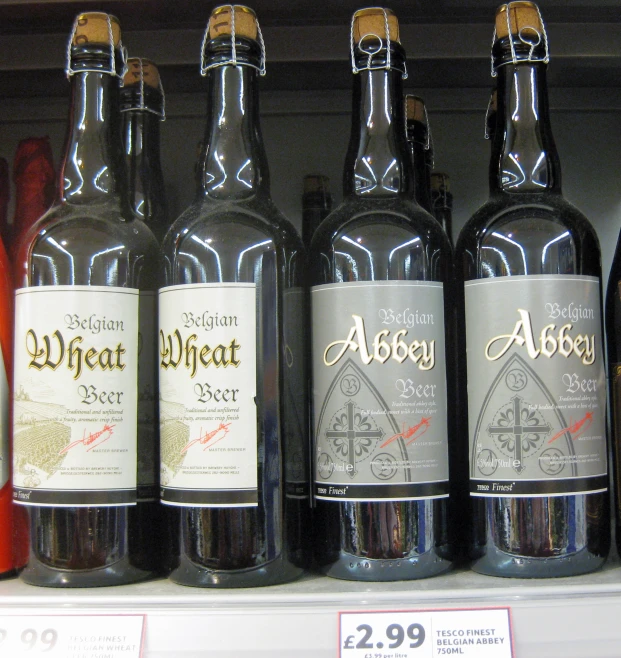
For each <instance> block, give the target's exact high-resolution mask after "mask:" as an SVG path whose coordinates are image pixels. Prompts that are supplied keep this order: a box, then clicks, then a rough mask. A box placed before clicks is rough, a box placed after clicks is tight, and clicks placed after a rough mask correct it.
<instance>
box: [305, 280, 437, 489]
mask: <svg viewBox="0 0 621 658" xmlns="http://www.w3.org/2000/svg"><path fill="white" fill-rule="evenodd" d="M311 301H312V327H313V339H312V345H313V389H314V390H313V396H314V397H313V399H314V432H315V434H314V441H315V443H314V458H313V459H314V468H315V488H314V495H315V497H316V498H319V499H325V500H361V501H372V500H384V501H385V500H416V499H426V498H442V497H446V496H447V495H448V442H447V400H446V363H445V345H444V343H445V338H444V301H443V286H442V283H438V282H422V281H421V282H419V281H380V282H351V283H338V284H328V285H322V286H315V287H314V288H312V293H311Z"/></svg>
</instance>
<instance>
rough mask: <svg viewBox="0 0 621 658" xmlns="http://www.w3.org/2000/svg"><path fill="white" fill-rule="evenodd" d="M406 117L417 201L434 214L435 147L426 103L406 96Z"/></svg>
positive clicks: (410, 95)
mask: <svg viewBox="0 0 621 658" xmlns="http://www.w3.org/2000/svg"><path fill="white" fill-rule="evenodd" d="M405 116H406V130H407V139H408V144H409V146H410V153H411V156H412V167H413V169H414V181H415V189H416V191H415V196H416V200H417V201H418V203H419V205H420V206H422V207H423V208H424V209H425V210H426V211H427V212H429V213H431V214H433V204H432V201H431V172H432V170H433V145H432V143H431V129H430V128H429V121H428V119H427V109H426V108H425V101H424V100H423V99H422V98H420V97H419V96H414V95H412V94H406V97H405Z"/></svg>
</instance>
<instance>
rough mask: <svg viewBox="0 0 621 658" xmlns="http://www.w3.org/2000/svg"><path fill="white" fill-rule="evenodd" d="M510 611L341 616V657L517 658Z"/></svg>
mask: <svg viewBox="0 0 621 658" xmlns="http://www.w3.org/2000/svg"><path fill="white" fill-rule="evenodd" d="M512 644H513V643H512V637H511V617H510V612H509V608H477V609H468V610H418V611H417V610H411V611H407V612H403V611H391V612H385V611H378V612H340V613H339V654H338V655H339V658H436V657H438V658H440V657H442V656H459V657H460V658H513V645H512Z"/></svg>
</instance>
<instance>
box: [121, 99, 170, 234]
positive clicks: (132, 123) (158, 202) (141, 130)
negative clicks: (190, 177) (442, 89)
mask: <svg viewBox="0 0 621 658" xmlns="http://www.w3.org/2000/svg"><path fill="white" fill-rule="evenodd" d="M160 123H161V120H160V117H159V116H157V115H155V114H153V113H152V112H148V111H145V110H128V111H126V112H123V135H124V142H125V161H126V165H127V178H128V183H127V185H128V193H129V199H130V204H131V205H132V208H133V210H134V212H135V213H136V214H137V215H138V216H139V217H140V218H141V219H144V220H145V221H149V220H150V219H152V218H153V215H154V214H156V213H157V212H159V211H161V210H162V209H163V208H162V206H163V205H164V177H163V175H162V164H161V160H160Z"/></svg>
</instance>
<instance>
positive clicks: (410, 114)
mask: <svg viewBox="0 0 621 658" xmlns="http://www.w3.org/2000/svg"><path fill="white" fill-rule="evenodd" d="M405 118H406V119H407V120H408V121H420V123H424V124H425V125H427V115H426V114H425V101H424V100H423V99H422V98H420V96H414V95H413V94H406V96H405Z"/></svg>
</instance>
